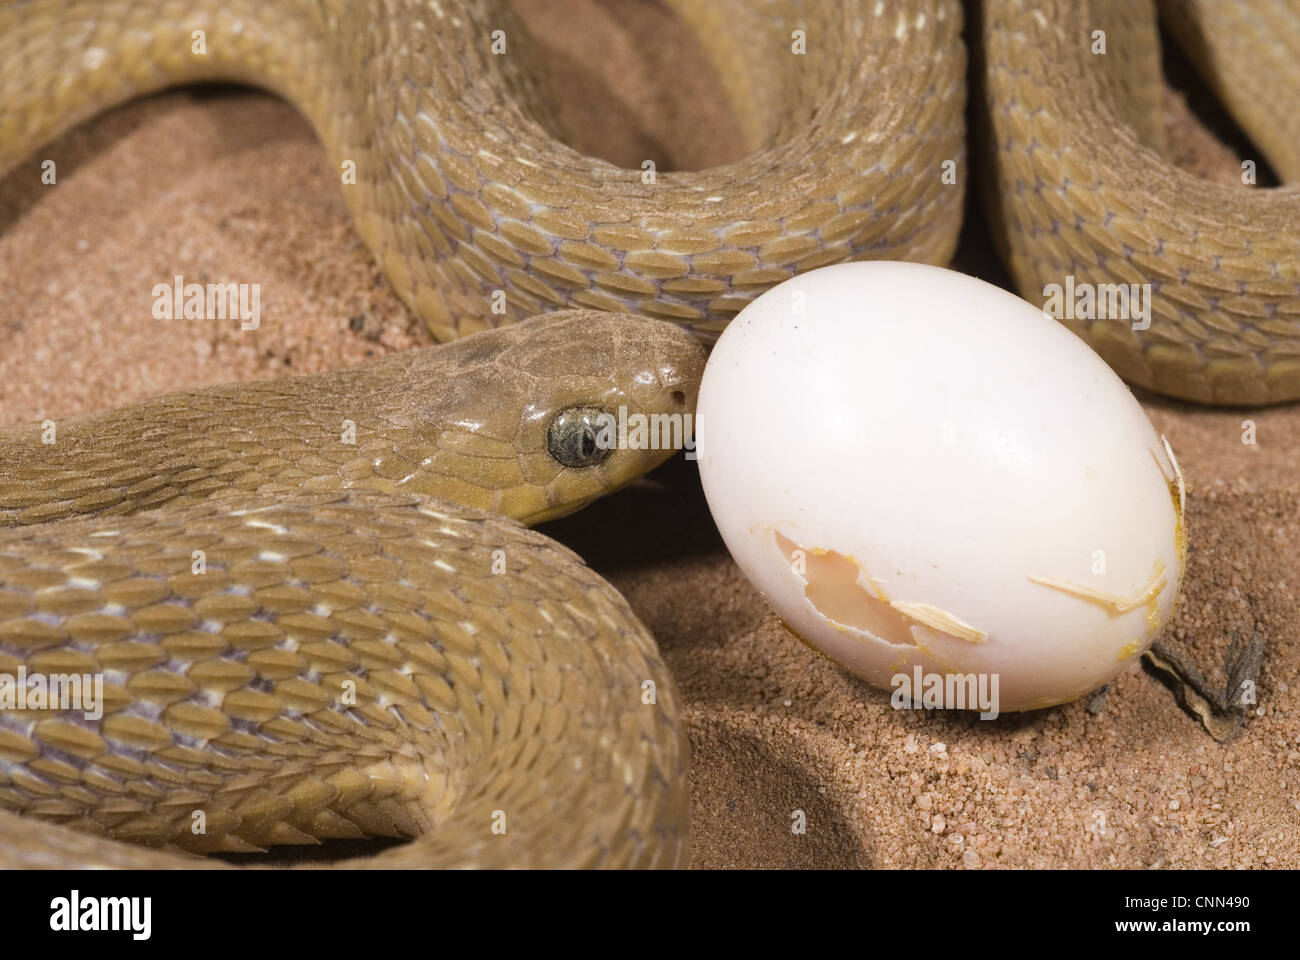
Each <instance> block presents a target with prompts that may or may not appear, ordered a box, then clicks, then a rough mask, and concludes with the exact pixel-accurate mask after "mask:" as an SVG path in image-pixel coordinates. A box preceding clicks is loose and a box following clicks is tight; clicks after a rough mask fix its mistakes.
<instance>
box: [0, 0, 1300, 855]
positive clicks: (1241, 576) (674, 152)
mask: <svg viewBox="0 0 1300 960" xmlns="http://www.w3.org/2000/svg"><path fill="white" fill-rule="evenodd" d="M517 5H518V6H519V7H520V8H521V10H522V11H523V12H524V14H525V16H526V19H527V21H528V23H529V24H530V26H531V27H532V28H533V29H534V31H535V33H536V34H537V35H538V37H539V40H540V42H541V43H542V44H543V45H544V46H545V47H546V49H547V50H548V57H549V61H550V63H551V65H552V68H553V70H554V72H555V85H556V89H557V91H558V92H559V94H560V97H561V100H562V117H563V120H564V121H565V123H566V124H567V126H568V128H569V130H570V140H571V142H572V143H573V145H574V146H576V147H577V148H578V149H581V150H584V151H586V152H590V153H596V154H599V155H601V156H604V157H606V158H608V159H610V160H613V161H615V162H619V163H622V164H625V165H627V166H633V167H637V166H639V165H640V162H641V161H642V160H643V159H654V160H655V161H656V163H657V165H658V166H659V168H660V169H672V168H677V169H683V168H693V167H699V166H704V165H707V164H710V163H717V162H720V161H723V160H726V159H728V158H731V157H734V156H736V155H737V154H738V153H740V152H742V151H743V149H744V148H743V145H742V144H741V143H740V137H739V134H738V132H737V131H738V129H739V128H738V125H737V123H736V122H735V119H734V117H733V116H732V114H731V112H730V110H729V108H728V106H727V104H726V103H725V101H724V100H723V98H722V96H721V94H720V92H719V91H720V86H719V84H718V82H717V78H716V77H715V76H713V75H712V73H711V72H710V70H709V69H708V68H707V67H706V66H705V61H704V58H703V56H702V54H701V53H700V51H699V48H698V46H697V45H696V44H695V42H694V41H693V40H692V39H691V38H690V37H689V36H687V35H686V34H685V33H684V32H683V30H682V28H681V26H680V25H679V24H677V23H676V22H675V21H674V20H673V19H672V18H671V17H670V16H669V15H667V14H666V13H664V12H663V11H662V10H660V9H659V8H657V7H656V6H655V5H654V4H653V3H651V2H649V0H607V2H601V3H596V2H595V0H555V2H549V3H548V2H544V0H520V2H519V3H518V4H517ZM1180 104H1181V101H1180V100H1179V99H1178V98H1177V97H1171V99H1170V110H1169V114H1170V125H1171V127H1172V128H1173V129H1174V130H1175V132H1176V133H1177V134H1178V138H1177V142H1178V144H1179V153H1178V158H1179V162H1180V163H1184V164H1186V165H1189V166H1194V167H1199V168H1201V169H1202V172H1205V173H1206V174H1207V175H1220V174H1222V175H1228V172H1229V171H1233V170H1234V169H1239V168H1238V167H1236V163H1237V161H1236V158H1235V156H1234V155H1233V154H1232V152H1231V150H1230V149H1228V148H1225V147H1222V146H1220V145H1219V144H1217V143H1215V142H1213V141H1212V140H1211V139H1210V138H1209V137H1208V135H1207V134H1206V133H1205V131H1204V130H1203V129H1202V128H1201V126H1200V124H1199V122H1198V121H1196V120H1194V119H1192V118H1191V117H1190V116H1189V115H1188V114H1187V112H1186V111H1185V110H1183V109H1182V108H1181V106H1180ZM42 159H53V160H55V161H56V163H57V171H58V183H57V186H55V187H49V186H42V185H40V183H39V179H38V177H39V165H38V161H39V160H42ZM988 246H989V242H988V239H987V237H986V236H985V234H984V228H983V225H982V222H981V217H980V215H979V212H978V209H975V210H973V211H972V213H971V215H970V216H969V217H968V222H967V228H966V235H965V239H964V242H963V248H962V252H961V253H960V254H959V256H958V260H957V265H958V266H959V267H961V268H962V269H966V270H968V271H970V272H974V273H978V274H980V275H983V276H985V277H986V278H988V279H991V280H993V281H994V282H1002V281H1004V279H1005V278H1004V277H1003V276H1002V275H1001V272H1000V270H999V268H998V267H997V265H996V264H994V263H990V262H989V259H988V255H987V250H988ZM175 274H182V275H184V276H185V278H186V279H187V280H197V281H199V282H207V281H213V280H243V279H247V278H250V277H252V278H256V279H257V280H258V281H259V282H260V283H261V286H262V325H261V329H260V330H258V331H256V332H241V331H240V330H239V329H238V327H237V325H235V324H230V323H222V322H211V323H208V322H201V323H196V322H194V321H184V320H178V321H158V320H154V319H153V318H152V316H151V314H150V306H151V303H152V299H151V293H150V291H151V289H152V286H153V285H154V284H155V283H158V282H166V281H168V280H170V278H171V277H172V276H174V275H175ZM422 342H425V341H424V336H423V334H422V333H421V332H420V331H418V330H415V329H413V328H412V324H411V319H410V317H409V315H408V313H407V311H406V310H405V308H404V307H403V306H402V305H401V304H400V302H398V301H397V299H396V298H395V297H394V296H393V294H392V293H391V292H390V291H389V290H388V288H387V285H386V282H385V281H384V279H383V277H382V276H381V275H380V273H379V271H378V269H377V268H376V267H375V266H374V264H373V263H372V262H371V260H370V256H369V254H368V253H367V251H366V250H365V248H364V247H363V246H362V244H361V242H360V240H359V239H358V237H357V235H356V233H355V231H354V230H353V228H352V226H351V224H350V222H349V220H348V217H347V213H346V210H345V208H344V205H343V202H342V199H341V196H340V191H339V188H338V185H337V183H336V179H335V177H334V176H333V175H332V174H331V172H330V171H329V170H327V169H326V167H325V163H324V157H323V153H322V151H321V149H320V147H319V146H318V144H317V142H316V139H315V137H314V135H313V134H312V132H311V130H310V129H309V128H308V126H307V125H306V123H305V122H304V121H303V120H302V118H301V117H300V116H299V115H298V114H297V113H296V112H295V111H294V110H293V109H292V108H291V107H289V106H288V105H286V104H284V103H282V102H280V101H278V100H276V99H273V98H271V97H269V96H265V95H262V94H259V93H254V92H250V91H245V90H237V89H232V88H214V89H208V90H188V91H182V92H176V93H169V94H165V95H162V96H158V97H154V98H151V99H148V100H145V101H140V102H137V103H134V104H132V105H129V106H127V107H124V108H121V109H118V110H115V111H113V112H111V113H109V114H107V115H104V116H103V117H101V118H99V119H97V120H95V121H93V122H91V123H88V124H86V125H84V126H82V127H80V128H78V129H77V130H75V131H73V132H72V133H70V134H69V135H67V136H65V137H63V138H62V139H60V140H59V141H58V142H56V143H54V144H52V145H50V146H48V147H45V148H43V149H42V150H41V151H40V152H39V155H38V157H37V159H36V160H33V161H31V162H28V163H25V164H23V165H22V167H21V168H20V169H18V170H16V171H15V172H13V173H12V174H10V175H9V176H8V177H7V178H5V179H3V180H0V424H7V423H12V422H17V421H29V420H35V419H42V418H44V417H47V416H66V415H68V414H71V413H75V412H80V411H86V410H93V409H98V408H103V407H107V406H113V405H117V404H120V403H124V402H127V401H130V400H134V399H138V398H141V397H144V396H148V395H150V394H154V393H158V392H160V391H163V390H166V389H171V388H176V387H179V386H181V385H190V384H197V383H216V382H222V381H227V380H232V379H242V378H250V377H268V376H276V375H282V374H285V373H289V372H295V373H298V372H308V371H313V370H320V369H326V368H330V367H337V366H344V365H349V364H353V363H356V362H359V361H361V360H362V359H364V358H366V357H368V356H372V355H379V354H381V353H384V352H386V351H389V350H394V349H401V348H403V347H406V346H410V345H412V344H416V343H422ZM1141 399H1142V400H1143V403H1144V405H1145V406H1146V409H1147V410H1148V412H1149V414H1150V416H1151V418H1152V420H1153V421H1154V423H1155V425H1156V427H1157V428H1158V429H1159V430H1160V431H1161V432H1163V433H1165V434H1166V435H1167V436H1168V437H1169V439H1170V441H1171V443H1172V444H1173V447H1174V449H1175V450H1176V452H1177V454H1178V457H1179V459H1180V461H1181V463H1182V465H1183V469H1184V471H1185V473H1186V475H1187V477H1188V481H1189V484H1190V491H1189V493H1190V501H1189V510H1190V515H1189V533H1190V542H1191V548H1192V553H1191V559H1190V566H1189V570H1188V576H1187V580H1186V583H1185V586H1184V590H1183V593H1182V597H1181V600H1180V603H1179V606H1178V611H1177V613H1176V616H1175V620H1174V622H1173V624H1172V626H1171V628H1170V632H1169V634H1168V637H1167V643H1168V644H1169V647H1170V649H1171V650H1175V651H1177V652H1178V654H1179V655H1180V656H1181V657H1183V658H1184V659H1185V660H1186V661H1187V662H1188V663H1191V664H1194V665H1195V666H1196V667H1197V668H1199V670H1200V671H1201V672H1202V673H1203V674H1204V675H1205V678H1206V681H1207V684H1209V685H1211V686H1213V685H1215V684H1217V685H1218V686H1219V687H1222V686H1223V685H1224V684H1225V682H1226V677H1227V675H1228V672H1229V671H1228V669H1227V668H1226V667H1225V665H1224V664H1225V657H1227V658H1230V657H1231V656H1232V654H1233V651H1239V650H1240V649H1241V648H1242V645H1243V644H1244V645H1249V644H1251V643H1257V644H1258V645H1259V646H1260V649H1262V653H1263V659H1262V664H1261V666H1260V667H1259V671H1258V676H1257V684H1258V693H1259V706H1258V709H1257V710H1256V711H1255V712H1254V713H1253V714H1252V715H1250V716H1249V718H1248V719H1247V722H1246V723H1245V724H1244V727H1243V729H1242V731H1241V733H1240V735H1239V736H1237V737H1236V739H1234V740H1232V741H1231V742H1228V743H1226V744H1221V743H1219V742H1216V740H1214V739H1212V738H1211V737H1210V736H1209V735H1208V734H1207V733H1206V732H1205V730H1204V729H1203V728H1202V727H1201V725H1200V724H1199V723H1198V722H1197V721H1196V720H1195V719H1194V718H1193V717H1192V716H1190V715H1189V714H1188V713H1187V712H1186V711H1185V710H1184V709H1183V708H1182V707H1180V705H1179V703H1178V702H1177V700H1176V698H1175V696H1174V693H1173V690H1172V688H1171V686H1170V685H1168V684H1167V683H1166V682H1165V681H1164V680H1163V679H1162V678H1161V677H1159V676H1158V675H1157V674H1156V673H1154V672H1153V671H1152V670H1151V669H1150V668H1147V667H1145V666H1142V665H1138V664H1135V665H1133V666H1132V667H1131V668H1129V669H1128V670H1126V672H1124V673H1123V674H1122V675H1121V676H1120V677H1118V678H1117V680H1116V681H1115V682H1114V683H1113V684H1111V685H1110V687H1109V688H1108V690H1107V692H1106V693H1105V694H1103V695H1100V696H1096V697H1090V698H1085V699H1084V700H1081V701H1079V702H1076V703H1074V704H1070V705H1068V706H1064V707H1059V708H1055V709H1050V710H1043V711H1038V712H1035V713H1030V714H1022V715H1013V716H1003V717H1001V718H999V719H998V720H996V721H993V722H980V721H978V720H977V719H975V718H974V717H972V716H965V715H953V714H930V713H925V712H923V711H917V712H913V711H902V712H896V711H894V710H892V709H890V708H889V701H888V695H887V694H885V693H882V692H879V691H876V690H873V689H871V688H869V687H867V686H866V685H864V684H862V683H860V682H858V681H857V680H855V679H853V678H852V677H850V676H848V675H847V674H845V673H844V672H843V671H841V670H839V669H838V668H837V667H835V666H834V665H833V664H831V663H829V662H828V661H826V660H824V659H822V658H820V657H818V656H817V655H815V654H814V653H812V652H810V651H809V650H808V649H806V648H805V647H804V646H802V645H801V644H799V643H798V642H796V641H795V640H794V639H793V638H792V637H791V636H790V635H789V634H788V633H787V632H786V631H785V630H784V629H783V628H782V627H781V626H780V625H779V624H778V623H777V621H776V619H775V617H774V616H773V614H772V613H771V612H770V611H769V610H768V609H767V607H766V606H765V605H764V604H763V603H762V601H761V600H760V599H759V598H758V596H757V594H756V593H755V591H754V590H753V589H752V588H751V587H750V586H749V584H748V583H747V582H746V581H745V579H744V578H743V577H742V576H741V574H740V572H739V570H738V569H737V568H736V566H735V564H734V563H733V562H732V561H731V560H730V558H729V557H728V555H727V553H726V551H725V549H724V548H723V546H722V543H721V541H720V540H719V538H718V535H717V533H716V531H715V529H714V527H713V524H712V522H711V520H710V518H709V514H708V510H707V507H706V506H705V503H704V499H703V496H702V494H701V491H700V486H699V481H698V476H697V474H696V471H695V468H694V465H693V464H691V463H688V462H686V461H684V460H680V459H679V460H676V461H674V462H672V463H670V464H669V465H668V466H666V467H665V468H663V469H661V470H660V471H658V472H657V473H656V474H654V475H653V476H651V477H650V478H648V479H647V480H646V481H645V482H643V483H641V484H639V485H638V486H636V487H635V488H632V489H630V490H627V491H625V492H624V493H622V494H620V495H618V496H616V497H613V498H610V499H608V500H605V501H602V502H601V503H599V504H597V505H595V506H593V507H592V508H590V509H588V510H586V511H584V512H582V513H581V514H579V515H576V516H574V517H572V518H570V519H568V520H566V521H563V522H561V523H557V524H552V525H550V526H549V527H548V528H546V532H548V533H550V534H551V535H553V536H556V537H558V538H560V539H561V540H563V541H564V542H565V543H567V544H568V545H570V546H571V547H573V548H574V549H576V550H577V551H578V552H579V553H581V554H582V555H583V556H584V557H586V558H587V559H588V561H589V562H590V563H591V564H592V565H593V566H594V567H595V568H596V569H597V570H599V571H600V572H601V573H603V574H604V575H605V576H607V577H608V578H609V579H610V580H611V581H612V582H613V583H614V584H615V585H616V586H618V587H619V588H620V589H621V590H622V591H623V592H624V593H625V595H626V596H627V597H628V599H629V600H630V601H631V603H632V605H633V607H634V608H635V609H636V610H637V612H638V613H639V615H640V616H641V617H642V618H643V619H644V620H645V622H646V623H647V625H648V626H649V627H650V628H651V629H652V630H653V631H654V634H655V636H656V637H657V638H658V639H659V642H660V644H661V645H662V647H663V648H664V650H665V653H666V656H667V659H668V662H669V665H670V666H671V668H672V670H673V673H674V675H675V677H676V678H677V682H678V684H679V686H680V688H681V691H682V693H683V695H684V700H685V703H686V710H687V718H688V722H689V726H690V734H691V742H692V747H693V752H694V760H693V770H692V778H691V780H692V794H693V803H694V811H695V813H694V818H695V819H694V829H693V836H692V852H691V864H692V865H694V866H698V867H719V866H821V867H833V866H855V865H862V866H881V867H886V866H909V867H965V868H988V867H999V866H1001V867H1015V866H1042V867H1057V866H1084V867H1088V866H1096V867H1102V866H1105V867H1145V866H1178V867H1261V866H1279V867H1283V866H1285V867H1293V868H1294V867H1300V711H1297V709H1296V707H1295V706H1294V695H1295V692H1297V691H1300V676H1297V664H1298V663H1300V640H1298V639H1297V636H1298V634H1300V631H1298V630H1297V620H1298V617H1297V604H1296V601H1295V593H1296V584H1297V576H1298V574H1300V479H1298V478H1297V473H1296V469H1295V467H1296V459H1297V453H1298V452H1300V440H1297V439H1296V438H1297V436H1298V435H1300V408H1297V407H1295V406H1286V407H1277V408H1272V409H1267V410H1256V411H1245V412H1243V411H1239V410H1216V409H1206V408H1197V407H1192V406H1189V405H1186V404H1182V403H1178V402H1173V401H1168V400H1164V399H1160V398H1155V397H1151V396H1146V395H1143V396H1142V397H1141ZM1245 420H1250V421H1253V423H1254V426H1255V436H1256V439H1257V442H1256V443H1255V444H1253V445H1251V444H1245V443H1243V442H1242V438H1243V430H1244V428H1243V421H1245ZM796 810H802V811H804V814H805V815H806V817H807V832H806V834H803V835H798V834H795V833H793V832H792V831H791V823H792V814H793V812H794V811H796Z"/></svg>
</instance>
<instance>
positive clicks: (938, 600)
mask: <svg viewBox="0 0 1300 960" xmlns="http://www.w3.org/2000/svg"><path fill="white" fill-rule="evenodd" d="M1116 322H1121V321H1116ZM696 438H697V445H698V451H699V464H700V473H701V478H702V480H703V485H704V491H705V495H706V496H707V498H708V502H709V507H710V510H711V511H712V513H713V516H714V519H715V521H716V522H717V526H718V529H719V530H720V531H721V533H722V537H723V539H724V540H725V542H726V544H727V547H728V549H729V550H730V551H731V554H732V556H733V557H734V558H735V560H736V562H737V563H738V564H739V566H740V568H741V569H742V571H743V572H744V573H745V575H746V576H747V577H748V578H749V579H750V581H751V582H752V583H753V584H754V585H755V586H756V587H757V589H758V590H759V591H760V592H761V594H762V595H763V596H764V598H765V599H766V600H767V601H768V603H770V604H771V606H772V607H773V608H774V609H775V611H776V612H777V614H778V615H779V616H780V617H781V619H782V620H783V621H784V622H785V623H786V624H787V625H788V626H789V627H790V628H791V629H792V630H793V631H794V632H795V633H796V634H797V635H798V636H799V637H800V638H802V639H803V640H804V641H805V642H807V643H809V644H811V645H812V646H813V647H815V648H816V649H818V650H820V651H821V652H822V653H824V654H826V655H827V656H828V657H830V658H831V659H832V660H834V661H835V662H837V663H839V664H840V665H841V666H843V667H844V668H846V669H847V670H849V671H850V672H852V673H854V674H856V675H858V676H859V677H862V678H863V679H865V680H867V681H868V682H870V683H871V684H873V685H875V686H877V687H881V688H883V689H892V688H893V687H894V686H895V685H896V684H895V683H894V678H895V677H896V676H897V675H900V674H903V675H907V676H908V677H909V678H910V677H912V676H913V675H914V674H913V668H914V667H916V666H919V667H921V669H922V672H923V673H924V674H939V675H947V674H961V675H967V674H976V675H980V674H986V675H989V676H995V677H996V681H997V686H996V689H997V691H998V698H999V704H998V708H999V710H1000V711H1003V712H1005V711H1016V710H1030V709H1036V708H1040V707H1046V706H1051V705H1054V704H1058V703H1063V702H1066V701H1069V700H1073V699H1075V698H1077V697H1079V696H1082V695H1083V694H1085V693H1087V692H1089V691H1091V690H1093V689H1095V688H1096V687H1098V686H1100V685H1101V684H1103V683H1105V682H1106V681H1108V680H1110V679H1111V678H1112V677H1114V676H1115V674H1116V673H1117V672H1118V671H1119V670H1120V669H1121V668H1122V667H1123V666H1124V665H1125V664H1129V663H1132V662H1133V660H1134V658H1136V657H1137V656H1139V655H1140V654H1141V653H1142V652H1143V651H1145V650H1146V649H1147V648H1148V647H1149V646H1150V645H1151V642H1152V640H1153V639H1154V638H1155V637H1156V635H1157V634H1158V632H1159V630H1160V628H1161V627H1162V626H1163V625H1164V623H1165V622H1166V621H1167V620H1168V618H1169V615H1170V613H1171V612H1172V610H1173V606H1174V598H1175V595H1176V593H1177V590H1178V586H1179V583H1180V582H1181V579H1182V574H1183V569H1184V566H1185V560H1186V542H1185V535H1184V529H1183V496H1184V493H1183V483H1182V477H1181V475H1180V474H1179V471H1178V467H1177V464H1176V461H1175V460H1174V458H1173V452H1172V450H1170V449H1169V447H1168V445H1167V443H1166V442H1165V441H1164V439H1163V438H1162V437H1161V436H1159V435H1158V434H1157V433H1156V431H1155V429H1154V428H1153V427H1152V425H1151V422H1150V421H1149V420H1148V419H1147V416H1146V414H1145V413H1144V412H1143V410H1142V408H1141V407H1140V406H1139V405H1138V403H1137V401H1136V400H1135V399H1134V397H1133V395H1132V393H1131V392H1130V391H1129V389H1128V388H1127V387H1126V386H1125V385H1124V383H1123V382H1122V381H1121V380H1120V379H1119V377H1117V376H1116V375H1115V373H1114V372H1113V371H1112V370H1111V369H1110V368H1109V367H1108V366H1107V365H1106V363H1105V362H1104V361H1103V360H1102V359H1101V358H1100V357H1098V356H1097V355H1096V354H1095V353H1094V352H1093V351H1092V350H1091V349H1090V348H1089V347H1088V346H1087V345H1086V344H1085V343H1084V342H1083V341H1082V340H1080V339H1079V338H1078V337H1076V336H1075V335H1074V334H1073V333H1071V332H1070V331H1069V330H1067V329H1066V328H1065V327H1063V326H1062V325H1061V324H1059V323H1058V322H1056V321H1055V320H1054V319H1052V318H1051V317H1049V316H1046V315H1044V313H1043V311H1042V310H1040V309H1037V308H1035V307H1034V306H1033V305H1031V304H1029V303H1027V302H1026V301H1024V300H1021V299H1020V298H1019V297H1017V296H1015V295H1013V294H1011V293H1008V292H1007V291H1005V290H1002V289H1000V288H998V287H995V286H993V285H991V284H988V283H985V282H984V281H982V280H978V279H975V278H973V277H970V276H967V275H965V274H961V273H957V272H955V271H951V270H946V269H942V268H939V267H931V266H924V265H920V264H911V263H895V262H884V261H874V262H864V263H849V264H841V265H837V266H832V267H826V268H823V269H820V270H815V271H812V272H810V273H807V274H803V275H801V276H798V277H795V278H793V279H791V280H788V281H786V282H784V283H782V284H780V285H779V286H777V287H774V288H773V289H771V290H769V291H768V292H766V293H764V294H763V295H762V296H760V297H759V298H758V299H756V300H755V301H754V302H753V303H751V304H749V305H748V306H747V307H746V308H745V309H744V310H742V311H741V312H740V314H739V315H738V316H737V317H736V318H735V319H734V320H733V321H732V322H731V323H730V324H729V325H728V326H727V328H726V330H725V331H724V332H723V334H722V336H721V337H720V339H719V340H718V342H717V344H716V345H715V347H714V348H713V353H712V355H711V357H710V359H709V362H708V366H707V368H706V370H705V373H704V380H703V384H702V386H701V389H700V397H699V404H698V408H697V418H696ZM918 699H919V693H918ZM947 705H948V706H956V705H958V704H953V703H949V704H947ZM966 706H970V705H969V704H966Z"/></svg>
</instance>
